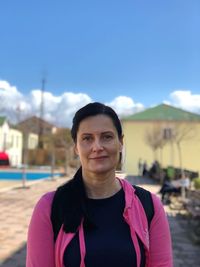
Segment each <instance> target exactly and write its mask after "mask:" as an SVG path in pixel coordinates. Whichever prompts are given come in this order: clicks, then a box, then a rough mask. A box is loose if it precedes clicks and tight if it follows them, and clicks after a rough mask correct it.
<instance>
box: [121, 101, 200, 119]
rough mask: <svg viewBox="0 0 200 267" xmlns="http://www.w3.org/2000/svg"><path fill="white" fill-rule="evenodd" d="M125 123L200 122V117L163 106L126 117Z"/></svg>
mask: <svg viewBox="0 0 200 267" xmlns="http://www.w3.org/2000/svg"><path fill="white" fill-rule="evenodd" d="M122 120H123V121H199V122H200V115H199V114H195V113H191V112H188V111H185V110H182V109H180V108H175V107H172V106H170V105H166V104H161V105H158V106H156V107H153V108H149V109H146V110H145V111H142V112H138V113H135V114H133V115H131V116H128V117H125V118H123V119H122Z"/></svg>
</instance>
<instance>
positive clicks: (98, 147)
mask: <svg viewBox="0 0 200 267" xmlns="http://www.w3.org/2000/svg"><path fill="white" fill-rule="evenodd" d="M92 149H93V151H99V150H103V146H102V142H101V140H100V139H99V138H96V139H95V140H94V142H93V146H92Z"/></svg>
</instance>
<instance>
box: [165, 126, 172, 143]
mask: <svg viewBox="0 0 200 267" xmlns="http://www.w3.org/2000/svg"><path fill="white" fill-rule="evenodd" d="M163 138H164V139H166V140H170V139H171V138H172V129H171V128H165V129H163Z"/></svg>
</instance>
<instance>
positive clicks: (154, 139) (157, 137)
mask: <svg viewBox="0 0 200 267" xmlns="http://www.w3.org/2000/svg"><path fill="white" fill-rule="evenodd" d="M145 142H146V144H147V145H149V146H150V147H151V149H152V150H153V153H154V160H156V159H157V156H156V151H157V150H158V149H160V151H161V154H160V162H161V163H162V149H163V147H164V146H165V144H166V143H167V141H166V139H164V138H163V127H162V126H161V125H160V124H159V125H154V126H153V128H152V130H148V131H146V134H145Z"/></svg>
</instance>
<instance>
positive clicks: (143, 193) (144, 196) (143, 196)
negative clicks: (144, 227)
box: [133, 185, 154, 227]
mask: <svg viewBox="0 0 200 267" xmlns="http://www.w3.org/2000/svg"><path fill="white" fill-rule="evenodd" d="M133 187H134V189H135V194H136V195H137V196H138V198H139V199H140V201H141V203H142V206H143V208H144V211H145V213H146V216H147V221H148V227H150V224H151V221H152V219H153V216H154V205H153V200H152V197H151V193H150V192H149V191H147V190H146V189H144V188H142V187H139V186H137V185H133Z"/></svg>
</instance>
